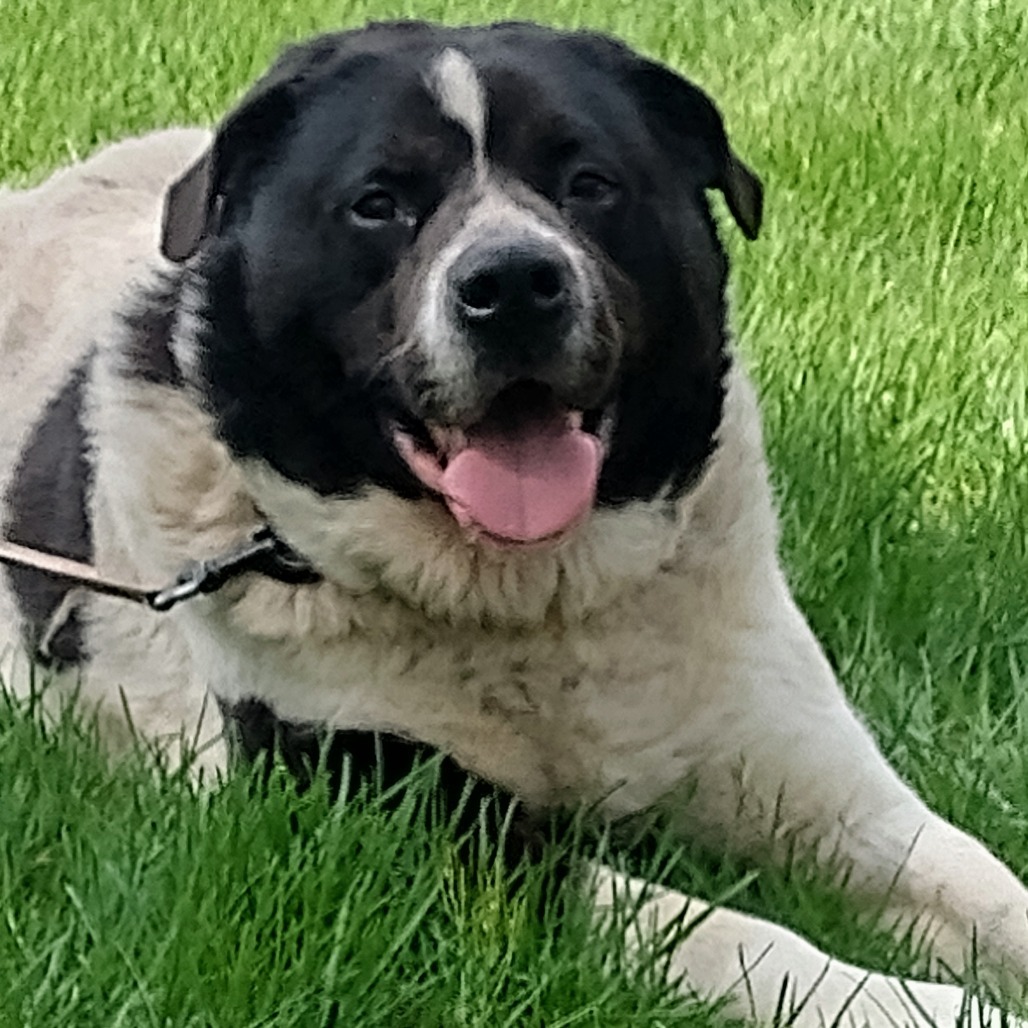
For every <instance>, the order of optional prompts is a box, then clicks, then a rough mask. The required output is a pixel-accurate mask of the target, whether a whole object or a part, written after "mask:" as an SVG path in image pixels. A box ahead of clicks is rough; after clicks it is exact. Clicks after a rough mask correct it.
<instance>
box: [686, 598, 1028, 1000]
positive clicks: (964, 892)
mask: <svg viewBox="0 0 1028 1028" xmlns="http://www.w3.org/2000/svg"><path fill="white" fill-rule="evenodd" d="M772 599H774V600H775V601H776V602H774V603H770V604H768V607H770V609H771V610H772V611H773V612H774V614H773V616H770V617H764V619H763V621H762V622H758V623H756V624H755V623H754V621H752V620H751V621H750V622H749V624H747V625H739V626H738V627H737V628H735V629H732V628H727V631H726V633H725V635H724V636H723V637H722V644H721V645H719V648H718V651H717V655H716V659H712V660H711V662H710V664H709V667H707V668H706V669H705V678H704V682H705V685H704V689H705V690H706V692H705V694H704V698H703V699H702V701H701V702H700V703H699V704H697V706H696V709H695V710H694V712H693V714H694V716H692V717H691V718H690V722H689V726H688V728H687V729H685V730H684V731H685V736H686V738H684V739H682V740H680V742H683V743H684V744H685V745H684V746H683V747H680V751H682V750H686V751H688V752H689V753H690V754H691V756H692V763H691V767H690V769H689V771H690V774H691V775H692V777H693V782H692V786H691V791H688V790H682V791H681V792H680V793H679V794H678V805H677V807H676V808H675V813H676V816H677V817H678V818H679V827H680V830H681V831H682V833H683V834H686V835H688V836H690V837H692V838H699V839H701V840H703V841H706V842H707V843H708V844H709V845H710V846H711V847H712V848H715V847H718V848H721V849H723V848H724V847H725V846H726V844H727V846H728V847H729V849H731V850H734V851H735V852H737V853H741V854H745V855H748V856H754V857H768V856H770V857H771V859H772V860H775V859H777V860H783V859H786V858H787V857H789V856H790V855H791V854H792V853H793V852H795V851H797V849H798V851H799V852H800V853H802V852H804V851H808V852H812V853H813V854H815V855H816V857H817V858H818V859H820V860H821V861H823V862H825V863H831V864H832V865H833V866H835V867H836V868H837V869H838V871H839V872H840V880H841V881H844V882H845V885H846V888H847V889H848V890H851V891H853V892H854V893H855V894H856V895H858V896H859V897H860V898H861V899H862V901H864V902H865V904H866V906H867V907H868V909H869V910H883V911H884V912H885V914H886V916H887V918H889V919H890V920H891V921H892V922H893V923H895V924H896V925H897V927H899V928H901V929H902V928H906V927H908V926H909V925H911V924H914V927H915V931H916V932H918V933H919V934H923V936H924V937H925V940H926V942H928V943H929V945H930V947H931V951H932V955H933V957H934V958H935V959H936V960H937V961H939V962H940V963H941V964H944V965H945V967H946V968H948V969H949V970H950V971H952V972H953V973H955V974H957V975H962V974H964V973H966V972H969V971H972V972H975V971H976V972H978V973H980V974H981V976H982V977H983V979H984V980H985V981H986V982H991V983H993V984H1001V986H1002V988H1003V989H1004V990H1005V991H1006V992H1008V993H1009V994H1012V995H1014V996H1020V994H1021V990H1022V989H1023V988H1024V985H1025V983H1026V982H1028V890H1026V889H1025V887H1024V886H1023V885H1022V883H1021V882H1019V881H1018V880H1017V878H1016V877H1015V876H1014V875H1013V874H1012V873H1011V872H1010V871H1009V870H1008V869H1007V868H1005V867H1004V866H1003V864H1002V863H1001V862H1000V861H999V860H997V859H996V858H995V857H994V856H993V855H992V854H990V853H989V852H988V851H987V850H986V849H985V847H984V846H982V845H981V844H980V843H979V842H977V841H975V840H974V839H972V838H970V837H969V836H967V835H966V834H964V833H963V832H961V831H959V830H958V829H956V828H955V827H953V826H952V825H949V824H947V823H946V822H945V821H943V820H942V819H941V818H939V817H938V816H936V815H935V814H933V813H932V812H931V811H930V810H929V809H928V808H927V807H926V806H925V805H924V803H923V802H922V801H921V800H920V799H919V798H918V797H917V796H916V795H915V794H914V793H913V791H912V790H911V789H910V788H908V787H907V786H906V785H905V784H904V783H903V782H902V781H901V780H900V779H899V777H898V776H897V775H896V773H895V772H894V771H893V770H892V769H891V768H890V767H889V765H888V764H887V763H886V761H885V759H884V757H883V756H882V755H881V753H880V752H879V750H878V748H877V747H876V745H875V743H874V741H873V740H872V738H871V736H870V734H869V733H868V731H867V730H866V729H865V727H864V726H863V725H862V724H861V723H860V721H859V719H858V718H857V716H856V715H855V713H854V712H853V711H852V709H851V708H850V707H849V705H848V704H847V702H846V700H845V697H844V695H843V693H842V690H841V689H840V687H839V685H838V683H837V682H836V680H835V677H834V675H833V673H832V670H831V668H830V666H829V664H828V662H827V660H826V659H825V657H824V655H823V654H822V652H821V650H820V647H819V646H818V644H817V642H816V641H815V640H814V638H813V635H812V634H811V632H810V629H809V628H808V627H807V625H806V623H805V621H804V620H803V618H802V616H801V615H800V613H799V612H798V610H797V609H796V608H795V606H794V604H793V603H792V601H791V599H789V598H788V595H787V593H785V588H784V584H783V585H782V586H781V593H779V595H778V596H777V597H772ZM766 609H767V608H765V610H766ZM725 640H727V642H728V643H729V645H728V646H724V645H723V641H725Z"/></svg>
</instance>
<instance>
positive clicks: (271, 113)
mask: <svg viewBox="0 0 1028 1028" xmlns="http://www.w3.org/2000/svg"><path fill="white" fill-rule="evenodd" d="M295 110H296V101H295V96H294V94H293V90H292V89H291V84H290V83H289V82H282V81H279V82H276V83H274V84H272V85H270V86H264V85H263V83H258V85H257V86H256V87H255V88H254V89H253V90H251V92H250V94H249V95H248V96H247V97H246V98H245V99H244V100H243V103H242V104H241V105H240V106H239V107H237V108H236V110H234V111H233V112H232V113H231V114H230V115H229V116H228V118H226V119H225V121H224V122H223V123H222V124H221V126H220V127H219V128H218V131H217V133H216V135H215V137H214V141H213V142H212V143H211V145H210V147H209V148H208V149H207V151H206V152H205V153H204V154H203V155H202V156H201V157H200V158H199V159H198V160H197V161H196V162H195V163H193V164H192V165H190V167H189V168H188V169H187V170H186V171H185V172H184V173H183V174H182V175H181V176H180V177H179V178H178V179H176V180H175V181H174V182H173V183H172V184H171V186H169V188H168V191H167V192H166V193H165V194H164V215H163V220H162V223H161V253H163V254H164V256H165V257H167V258H168V259H169V260H172V261H176V262H182V261H186V260H188V259H189V258H190V257H192V256H193V254H194V253H196V251H197V250H198V249H199V248H200V244H201V243H202V242H203V241H204V240H205V239H207V238H208V237H210V236H213V235H216V234H217V233H218V230H219V229H220V227H221V215H222V211H223V208H224V205H225V198H226V195H227V194H228V191H229V189H230V188H231V187H232V186H234V185H236V184H238V183H239V182H240V181H242V180H243V179H244V178H248V177H249V175H250V174H252V172H253V171H254V170H256V169H257V168H258V167H260V166H261V165H262V164H263V163H265V162H266V161H267V160H268V159H269V158H270V156H271V154H272V152H273V150H274V146H275V142H276V140H277V138H278V136H279V135H280V134H281V132H282V129H283V128H284V127H285V126H286V125H287V124H288V123H289V121H290V120H291V118H292V117H293V114H294V113H295Z"/></svg>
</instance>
